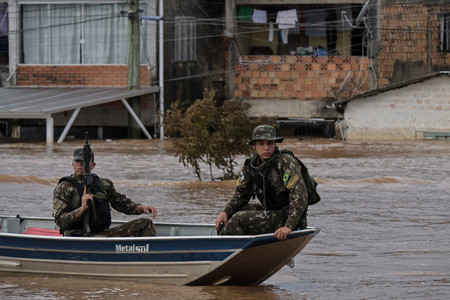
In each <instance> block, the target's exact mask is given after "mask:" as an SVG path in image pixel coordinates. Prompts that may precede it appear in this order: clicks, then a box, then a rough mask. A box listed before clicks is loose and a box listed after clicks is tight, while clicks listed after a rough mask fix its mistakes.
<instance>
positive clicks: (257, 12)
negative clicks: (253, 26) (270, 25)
mask: <svg viewBox="0 0 450 300" xmlns="http://www.w3.org/2000/svg"><path fill="white" fill-rule="evenodd" d="M252 20H253V22H254V23H267V11H265V10H261V9H254V10H253V15H252Z"/></svg>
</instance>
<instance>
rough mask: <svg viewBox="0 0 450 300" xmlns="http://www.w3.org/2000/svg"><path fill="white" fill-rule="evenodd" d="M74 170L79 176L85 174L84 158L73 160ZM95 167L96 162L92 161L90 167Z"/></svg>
mask: <svg viewBox="0 0 450 300" xmlns="http://www.w3.org/2000/svg"><path fill="white" fill-rule="evenodd" d="M72 167H73V172H74V173H75V175H77V176H78V177H81V176H83V161H82V160H73V161H72ZM94 167H95V162H93V161H91V163H90V169H91V170H92V169H93V168H94Z"/></svg>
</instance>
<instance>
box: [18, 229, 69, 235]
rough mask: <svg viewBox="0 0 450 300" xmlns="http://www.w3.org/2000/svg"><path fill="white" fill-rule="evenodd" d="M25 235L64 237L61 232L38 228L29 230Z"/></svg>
mask: <svg viewBox="0 0 450 300" xmlns="http://www.w3.org/2000/svg"><path fill="white" fill-rule="evenodd" d="M23 234H31V235H46V236H62V234H61V233H59V230H54V229H47V228H38V227H29V228H28V229H27V230H25V231H24V232H23Z"/></svg>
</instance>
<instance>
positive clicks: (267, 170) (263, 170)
mask: <svg viewBox="0 0 450 300" xmlns="http://www.w3.org/2000/svg"><path fill="white" fill-rule="evenodd" d="M245 163H246V164H248V165H249V167H250V178H251V182H252V183H253V193H254V195H256V197H257V198H258V200H259V201H260V202H261V204H262V206H263V208H264V209H266V210H282V209H283V208H284V207H288V208H289V190H288V189H287V188H286V186H285V185H284V182H283V179H282V176H280V175H279V170H278V160H274V161H272V162H270V163H266V164H264V165H262V166H260V167H254V166H252V165H251V158H249V159H247V160H246V162H245Z"/></svg>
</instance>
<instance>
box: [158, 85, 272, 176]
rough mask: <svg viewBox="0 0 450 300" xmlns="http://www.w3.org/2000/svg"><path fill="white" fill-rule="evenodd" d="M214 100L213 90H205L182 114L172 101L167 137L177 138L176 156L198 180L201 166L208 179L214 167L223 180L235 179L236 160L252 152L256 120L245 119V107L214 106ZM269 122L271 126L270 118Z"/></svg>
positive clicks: (231, 102)
mask: <svg viewBox="0 0 450 300" xmlns="http://www.w3.org/2000/svg"><path fill="white" fill-rule="evenodd" d="M214 97H215V91H214V90H208V89H206V90H205V91H204V94H203V99H198V100H196V101H195V102H194V104H192V105H191V106H190V107H189V108H188V109H187V110H186V111H185V112H183V110H182V109H181V108H179V103H178V102H175V103H173V104H172V105H171V107H170V109H169V110H167V113H166V117H165V120H164V126H165V128H166V133H167V135H169V136H174V137H179V139H177V140H176V141H175V142H174V146H175V148H176V150H177V153H176V156H178V157H179V161H180V162H182V163H183V165H184V166H185V167H188V166H192V167H193V168H194V172H195V174H196V175H197V177H198V178H199V179H200V180H201V174H200V173H201V170H200V165H201V163H206V164H207V165H208V166H209V170H210V177H211V180H214V178H213V174H212V167H213V166H216V167H217V168H219V169H221V170H222V172H223V175H224V179H229V178H233V177H234V176H235V174H234V171H235V167H236V165H237V163H236V161H235V158H236V156H238V155H249V154H250V153H251V147H250V146H249V145H248V141H249V140H250V137H251V135H252V130H253V127H254V125H255V123H257V122H258V120H259V119H258V120H253V121H252V120H250V119H249V118H248V117H247V114H246V111H247V109H248V108H249V105H248V104H242V103H239V102H237V101H235V100H228V101H225V102H224V104H223V105H222V106H217V103H216V101H215V100H214ZM266 119H267V118H266ZM267 120H268V119H267ZM268 123H273V118H272V121H271V122H268Z"/></svg>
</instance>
